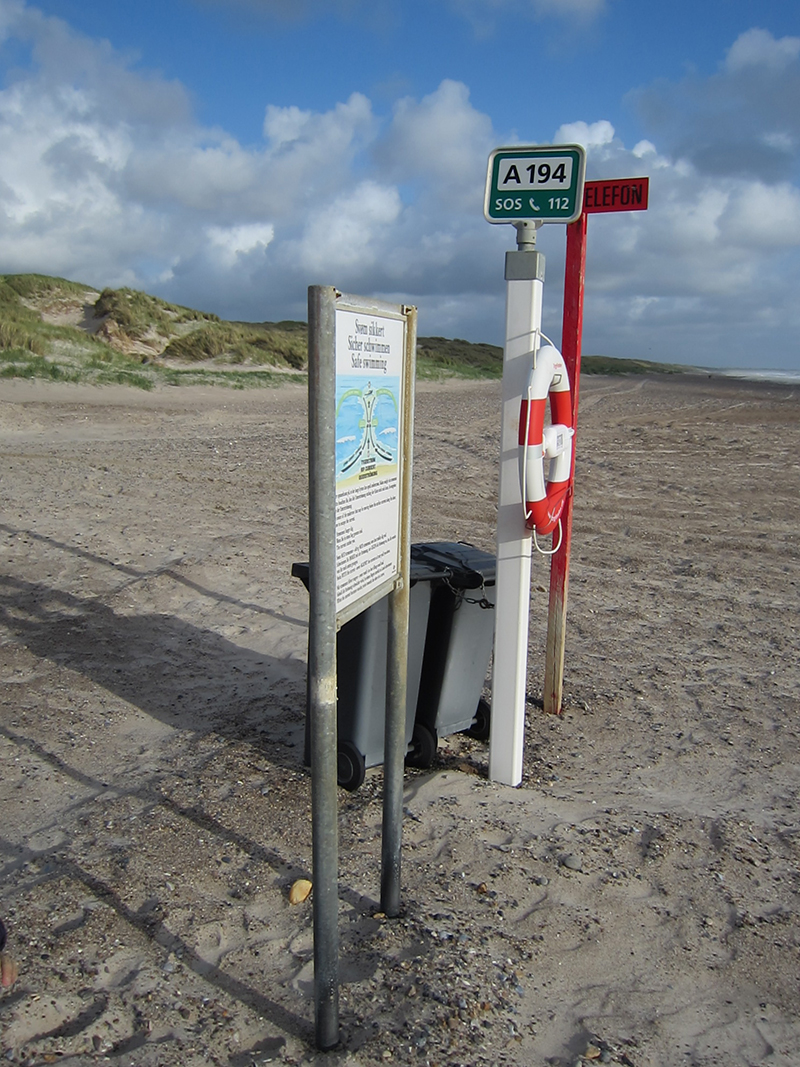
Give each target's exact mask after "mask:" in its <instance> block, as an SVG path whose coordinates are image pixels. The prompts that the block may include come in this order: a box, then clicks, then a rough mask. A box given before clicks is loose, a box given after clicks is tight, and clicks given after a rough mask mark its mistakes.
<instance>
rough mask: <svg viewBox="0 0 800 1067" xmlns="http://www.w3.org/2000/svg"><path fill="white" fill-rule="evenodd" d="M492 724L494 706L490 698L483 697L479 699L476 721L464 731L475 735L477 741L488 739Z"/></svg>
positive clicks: (471, 735) (472, 735)
mask: <svg viewBox="0 0 800 1067" xmlns="http://www.w3.org/2000/svg"><path fill="white" fill-rule="evenodd" d="M491 726H492V708H491V705H490V704H489V702H488V700H484V699H483V697H481V699H480V700H479V701H478V710H477V711H476V712H475V721H474V722H473V724H472V726H470V727H468V728H467V729H466V730H465V731H464V733H465V734H468V735H469V736H470V737H474V738H475V740H476V741H488V740H489V733H490V731H491Z"/></svg>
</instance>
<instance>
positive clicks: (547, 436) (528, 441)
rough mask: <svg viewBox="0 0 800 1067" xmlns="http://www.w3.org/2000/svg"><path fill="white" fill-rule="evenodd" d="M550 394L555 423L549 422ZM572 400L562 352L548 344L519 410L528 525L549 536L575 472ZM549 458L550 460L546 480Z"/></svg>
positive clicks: (524, 497)
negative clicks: (548, 402)
mask: <svg viewBox="0 0 800 1067" xmlns="http://www.w3.org/2000/svg"><path fill="white" fill-rule="evenodd" d="M548 396H549V397H550V416H551V420H552V425H551V426H547V427H546V426H545V425H544V413H545V406H546V404H547V398H548ZM574 432H575V431H574V429H573V427H572V399H571V396H570V391H569V376H568V375H567V368H566V366H565V365H564V358H563V356H562V355H561V353H560V352H559V351H558V350H557V349H556V348H554V347H553V346H552V345H544V346H543V347H542V348H540V349H539V351H538V352H537V353H536V358H535V360H534V365H533V367H532V369H531V374H530V379H529V381H528V390H527V393H526V395H525V396H523V398H522V406H521V408H520V413H519V444H520V473H521V476H522V499H523V502H524V509H525V525H526V526H527V527H528V529H529V530H535V531H536V533H538V534H542V535H543V534H548V533H550V532H551V531H552V530H554V529H555V527H556V526H557V525H558V520H559V519H560V518H561V512H562V511H563V509H564V503H565V501H566V499H567V491H568V490H569V483H570V476H571V473H572V435H573V434H574ZM545 460H548V461H549V463H550V466H549V470H548V473H547V477H546V478H545V473H544V464H545Z"/></svg>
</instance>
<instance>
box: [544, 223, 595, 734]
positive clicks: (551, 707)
mask: <svg viewBox="0 0 800 1067" xmlns="http://www.w3.org/2000/svg"><path fill="white" fill-rule="evenodd" d="M587 218H588V216H587V214H586V212H585V211H584V213H583V214H582V215H581V216H580V218H578V219H577V220H576V221H575V222H571V223H570V224H569V226H567V262H566V270H565V277H564V320H563V328H562V334H561V354H562V355H563V357H564V363H565V364H566V367H567V372H568V374H569V382H570V386H571V390H572V425H573V427H574V428H575V430H576V431H577V428H578V392H579V389H580V375H581V335H582V333H583V282H584V275H585V273H586V222H587ZM576 441H577V432H576V436H575V438H573V443H572V471H573V473H574V471H575V445H576ZM572 494H573V489H572V487H570V491H569V494H568V495H567V500H566V503H565V504H564V510H563V511H562V513H561V544H560V546H559V549H558V551H557V552H556V553H555V555H554V556H553V557H552V558H551V560H550V601H549V605H548V612H547V651H546V654H545V669H544V710H545V711H547V712H550V713H553V714H558V713H559V712H560V711H561V699H562V695H563V690H564V642H565V639H566V632H567V588H568V586H569V555H570V549H571V546H572ZM554 536H556V535H555V534H554Z"/></svg>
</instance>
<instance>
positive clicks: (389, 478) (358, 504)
mask: <svg viewBox="0 0 800 1067" xmlns="http://www.w3.org/2000/svg"><path fill="white" fill-rule="evenodd" d="M405 332H406V322H405V318H404V317H402V316H397V317H395V316H392V315H389V314H385V313H383V312H376V311H374V310H364V311H359V310H352V309H349V308H341V307H337V308H336V329H335V338H336V341H335V344H336V612H337V614H338V613H339V612H341V611H343V610H344V609H345V608H347V607H348V606H349V605H351V604H353V603H354V602H355V601H357V600H360V599H361V598H362V597H365V596H366V595H367V594H368V593H370V592H371V591H372V590H375V589H378V588H380V587H382V586H385V585H386V584H387V583H391V582H393V581H394V580H395V579H396V578H397V576H398V574H399V569H400V564H399V524H400V454H401V442H402V434H403V426H402V412H403V378H404V373H403V368H404V355H405V340H406V338H405Z"/></svg>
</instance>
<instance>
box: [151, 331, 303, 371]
mask: <svg viewBox="0 0 800 1067" xmlns="http://www.w3.org/2000/svg"><path fill="white" fill-rule="evenodd" d="M162 355H163V358H164V359H174V360H181V361H182V362H186V363H196V362H199V361H201V360H218V361H220V362H224V363H238V364H241V363H250V364H255V365H256V366H260V365H263V364H265V363H268V364H271V365H272V366H276V367H280V366H283V367H291V368H292V369H293V370H302V369H304V368H305V365H306V361H307V359H308V337H307V327H306V324H305V323H304V322H274V323H273V322H260V323H251V322H219V321H217V322H215V323H210V324H208V325H205V326H201V327H200V328H199V329H197V330H192V332H191V333H187V334H184V336H183V337H177V338H175V340H173V341H170V343H169V344H168V345H167V347H166V348H165V349H164V352H163V353H162Z"/></svg>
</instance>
